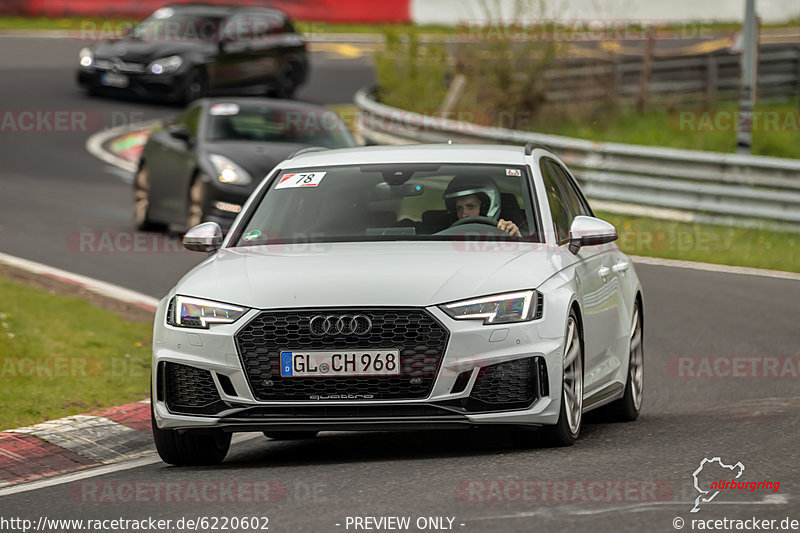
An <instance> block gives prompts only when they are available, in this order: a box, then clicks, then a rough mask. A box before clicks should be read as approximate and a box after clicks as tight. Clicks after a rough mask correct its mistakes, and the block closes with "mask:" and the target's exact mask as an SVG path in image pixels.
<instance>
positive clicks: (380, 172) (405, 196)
mask: <svg viewBox="0 0 800 533" xmlns="http://www.w3.org/2000/svg"><path fill="white" fill-rule="evenodd" d="M473 204H475V209H476V211H474V212H464V209H465V208H469V207H471V206H472V205H473ZM250 212H251V213H252V214H251V215H250V217H249V219H248V220H247V222H246V224H245V225H244V227H243V228H242V230H241V231H240V232H239V233H238V234H237V235H235V236H234V239H233V241H232V242H235V243H236V244H235V245H236V246H252V245H261V244H267V243H299V242H325V241H330V242H334V241H371V240H375V241H378V240H465V239H473V238H476V237H478V238H483V237H489V238H492V239H499V240H505V239H514V240H516V239H520V238H521V239H525V240H528V241H533V242H540V241H539V238H538V233H537V231H536V229H535V228H537V224H536V221H537V219H538V215H537V214H536V213H535V209H534V208H533V206H532V204H531V195H530V193H529V188H528V180H527V176H526V172H525V169H524V167H522V166H513V165H512V166H508V165H503V166H500V165H477V164H452V163H447V164H381V165H363V166H337V167H313V168H306V169H302V170H291V171H282V172H279V173H278V175H277V178H276V179H274V180H273V182H272V183H271V184H270V187H269V190H268V191H267V192H266V194H263V195H262V198H261V199H260V202H258V203H257V204H254V206H253V207H252V208H251V210H250ZM467 215H470V216H467ZM500 219H503V220H511V221H513V222H514V223H515V224H516V226H517V227H518V228H519V236H512V235H510V234H509V233H507V232H506V231H502V230H500V229H498V228H497V224H498V221H499V220H500Z"/></svg>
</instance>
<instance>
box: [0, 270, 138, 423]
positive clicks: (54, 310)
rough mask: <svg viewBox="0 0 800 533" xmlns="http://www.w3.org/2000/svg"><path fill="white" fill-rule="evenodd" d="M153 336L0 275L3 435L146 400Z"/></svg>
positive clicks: (116, 318) (91, 308) (114, 317)
mask: <svg viewBox="0 0 800 533" xmlns="http://www.w3.org/2000/svg"><path fill="white" fill-rule="evenodd" d="M152 331H153V325H152V323H150V322H147V323H145V322H129V321H126V320H124V319H123V318H121V317H120V316H118V315H116V314H114V313H111V312H109V311H105V310H102V309H99V308H97V307H94V306H93V305H91V304H90V303H88V302H86V301H84V300H80V299H78V298H74V297H70V296H63V295H54V294H51V293H50V292H48V291H46V290H42V289H39V288H34V287H30V286H27V285H22V284H19V283H16V282H12V281H9V280H8V279H7V278H4V277H2V276H0V383H2V386H0V429H9V428H14V427H19V426H23V425H28V424H33V423H37V422H42V421H45V420H50V419H54V418H59V417H63V416H68V415H73V414H78V413H85V412H87V411H91V410H95V409H99V408H103V407H110V406H113V405H119V404H124V403H128V402H132V401H138V400H142V399H144V398H147V397H148V395H149V393H148V391H149V376H150V358H151V344H152Z"/></svg>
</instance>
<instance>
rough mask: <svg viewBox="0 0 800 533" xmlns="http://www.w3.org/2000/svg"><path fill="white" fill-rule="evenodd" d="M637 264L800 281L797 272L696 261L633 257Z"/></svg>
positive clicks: (799, 275)
mask: <svg viewBox="0 0 800 533" xmlns="http://www.w3.org/2000/svg"><path fill="white" fill-rule="evenodd" d="M631 258H632V259H633V261H634V262H635V263H640V264H643V265H656V266H666V267H672V268H688V269H692V270H704V271H707V272H722V273H724V274H742V275H745V276H761V277H764V278H777V279H790V280H793V281H800V274H798V273H796V272H783V271H781V270H766V269H762V268H750V267H739V266H729V265H715V264H712V263H697V262H694V261H681V260H678V259H661V258H658V257H645V256H641V255H634V256H631Z"/></svg>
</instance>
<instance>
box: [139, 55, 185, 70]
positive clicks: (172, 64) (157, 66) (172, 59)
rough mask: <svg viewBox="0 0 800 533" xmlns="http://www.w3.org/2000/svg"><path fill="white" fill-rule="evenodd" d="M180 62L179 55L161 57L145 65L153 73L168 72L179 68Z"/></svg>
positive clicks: (181, 61)
mask: <svg viewBox="0 0 800 533" xmlns="http://www.w3.org/2000/svg"><path fill="white" fill-rule="evenodd" d="M182 64H183V59H181V56H169V57H162V58H160V59H156V60H155V61H153V62H152V63H150V64H149V65H147V70H149V71H150V72H152V73H153V74H168V73H170V72H175V71H176V70H178V69H179V68H181V65H182Z"/></svg>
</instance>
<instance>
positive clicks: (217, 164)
mask: <svg viewBox="0 0 800 533" xmlns="http://www.w3.org/2000/svg"><path fill="white" fill-rule="evenodd" d="M208 160H209V161H211V165H212V166H213V167H214V170H216V171H217V179H218V180H219V181H221V182H222V183H233V184H235V185H248V184H249V183H250V182H251V181H253V178H251V177H250V174H248V173H247V171H246V170H245V169H243V168H242V167H240V166H239V165H237V164H236V163H234V162H233V161H231V160H230V159H228V158H227V157H225V156H224V155H219V154H211V155H209V156H208Z"/></svg>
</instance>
